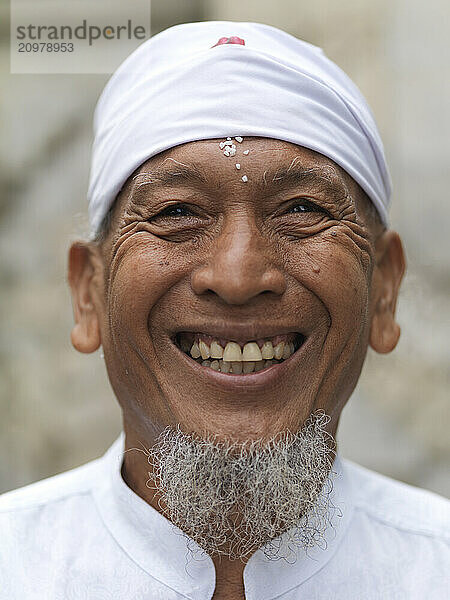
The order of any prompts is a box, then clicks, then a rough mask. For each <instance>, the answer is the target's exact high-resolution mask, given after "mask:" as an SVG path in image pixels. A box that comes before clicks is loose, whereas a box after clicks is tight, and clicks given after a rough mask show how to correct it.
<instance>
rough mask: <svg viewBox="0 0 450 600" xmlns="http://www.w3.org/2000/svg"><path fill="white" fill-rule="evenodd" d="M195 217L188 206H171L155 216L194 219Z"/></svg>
mask: <svg viewBox="0 0 450 600" xmlns="http://www.w3.org/2000/svg"><path fill="white" fill-rule="evenodd" d="M192 216H195V215H194V213H193V212H192V210H191V209H190V208H189V207H188V206H187V205H186V204H171V205H170V206H167V207H166V208H164V209H163V210H162V211H161V212H159V213H158V214H157V215H155V217H154V218H158V217H175V218H176V217H192Z"/></svg>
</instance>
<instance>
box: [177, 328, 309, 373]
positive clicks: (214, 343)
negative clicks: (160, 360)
mask: <svg viewBox="0 0 450 600" xmlns="http://www.w3.org/2000/svg"><path fill="white" fill-rule="evenodd" d="M305 340H306V337H305V336H304V335H302V334H301V333H287V334H283V335H276V336H273V337H271V338H261V339H258V340H248V341H245V342H238V341H234V340H226V339H217V338H214V337H212V336H211V335H208V334H206V333H201V332H199V333H192V332H179V333H177V335H176V336H175V339H174V342H175V345H176V346H178V348H179V349H180V350H181V351H182V352H184V354H186V355H187V356H188V357H189V358H190V359H191V360H193V361H195V362H196V363H197V364H199V365H201V366H202V367H204V368H207V369H212V370H213V371H218V372H219V373H227V374H228V375H247V374H249V373H255V372H258V371H262V370H263V369H267V368H268V367H272V366H274V365H278V364H281V363H282V362H284V361H285V360H287V359H288V358H290V357H291V356H292V355H293V354H294V353H295V352H297V350H298V349H299V348H300V347H301V346H302V345H303V343H304V342H305Z"/></svg>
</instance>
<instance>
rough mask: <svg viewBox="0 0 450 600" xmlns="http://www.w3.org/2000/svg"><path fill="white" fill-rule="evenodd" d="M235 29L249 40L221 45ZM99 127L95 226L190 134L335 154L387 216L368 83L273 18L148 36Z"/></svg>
mask: <svg viewBox="0 0 450 600" xmlns="http://www.w3.org/2000/svg"><path fill="white" fill-rule="evenodd" d="M231 36H237V37H239V38H241V39H243V40H244V41H245V45H242V44H239V43H225V44H224V43H222V44H220V45H217V46H215V44H217V42H218V40H219V39H220V38H223V37H227V38H230V37H231ZM94 132H95V140H94V145H93V153H92V164H91V178H90V185H89V193H88V197H89V203H90V204H89V215H90V223H91V227H92V230H93V232H96V231H97V230H98V228H99V226H100V224H101V222H102V220H103V218H104V217H105V215H106V214H107V212H108V210H109V209H110V207H111V206H112V204H113V203H114V200H115V198H116V196H117V194H118V193H119V191H120V189H121V187H122V186H123V184H124V183H125V181H126V180H127V179H128V177H129V176H130V175H131V174H132V173H133V171H134V170H135V169H136V168H137V167H139V166H140V165H141V164H142V163H144V162H145V161H146V160H147V159H149V158H150V157H152V156H154V155H156V154H158V153H159V152H162V151H163V150H167V149H168V148H171V147H173V146H177V145H179V144H183V143H185V142H191V141H194V140H201V139H211V138H224V137H227V136H233V137H234V136H261V137H270V138H276V139H279V140H284V141H288V142H292V143H294V144H297V145H299V146H304V147H306V148H310V149H311V150H315V151H317V152H319V153H321V154H323V155H324V156H327V157H328V158H331V159H332V160H333V161H334V162H336V163H337V164H338V165H340V166H341V167H342V168H343V169H344V170H345V171H346V172H347V173H348V174H349V175H351V177H353V179H354V180H355V181H356V182H357V183H358V184H359V185H360V186H361V187H362V188H363V190H365V192H366V193H367V195H368V196H369V198H370V199H371V200H372V202H373V203H374V205H375V207H376V208H377V210H378V212H379V214H380V216H381V219H382V221H383V222H384V223H387V211H388V207H389V202H390V192H391V185H390V178H389V173H388V170H387V165H386V161H385V157H384V151H383V145H382V142H381V139H380V136H379V134H378V131H377V127H376V125H375V121H374V119H373V116H372V113H371V111H370V109H369V107H368V105H367V103H366V101H365V99H364V97H363V96H362V94H361V92H360V91H359V90H358V88H357V87H356V86H355V84H354V83H353V82H352V81H351V80H350V79H349V78H348V77H347V75H345V73H344V72H343V71H341V69H339V67H337V66H336V65H335V64H334V63H333V62H331V61H330V60H329V59H328V58H327V57H326V56H325V55H324V53H323V51H322V50H321V49H320V48H317V47H316V46H312V45H311V44H308V43H306V42H303V41H301V40H298V39H297V38H295V37H293V36H291V35H289V34H287V33H285V32H283V31H280V30H279V29H276V28H274V27H270V26H268V25H262V24H259V23H234V22H228V21H214V22H201V23H188V24H184V25H177V26H175V27H171V28H170V29H167V30H166V31H163V32H162V33H160V34H158V35H156V36H155V37H153V38H151V39H150V40H148V41H146V42H144V43H143V44H142V45H141V46H140V47H139V48H138V49H137V50H136V51H135V52H133V54H131V55H130V56H129V57H128V58H127V59H126V60H125V62H124V63H123V64H122V65H121V66H120V67H119V68H118V70H117V71H116V72H115V74H114V75H113V76H112V77H111V79H110V81H109V82H108V84H107V85H106V87H105V89H104V91H103V93H102V95H101V97H100V99H99V102H98V104H97V108H96V112H95V118H94Z"/></svg>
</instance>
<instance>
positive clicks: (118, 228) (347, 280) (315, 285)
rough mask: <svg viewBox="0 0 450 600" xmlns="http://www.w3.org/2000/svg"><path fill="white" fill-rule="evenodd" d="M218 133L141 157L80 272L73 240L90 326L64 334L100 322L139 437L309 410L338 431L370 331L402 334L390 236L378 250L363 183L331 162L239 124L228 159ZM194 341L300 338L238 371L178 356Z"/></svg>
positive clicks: (384, 337) (259, 424)
mask: <svg viewBox="0 0 450 600" xmlns="http://www.w3.org/2000/svg"><path fill="white" fill-rule="evenodd" d="M219 141H220V140H207V141H197V142H192V143H189V144H185V145H182V146H179V147H176V148H173V149H170V150H168V151H166V152H164V153H163V154H161V155H158V156H156V157H154V158H152V159H150V160H148V161H147V162H146V163H145V164H144V165H143V166H142V167H141V168H140V169H139V170H138V171H137V173H135V175H134V176H133V178H130V180H129V181H128V183H127V185H126V186H125V188H124V189H123V191H122V193H121V195H120V196H119V198H118V201H117V206H116V209H115V211H114V216H113V223H112V228H111V232H110V234H109V236H108V238H107V240H106V242H105V243H104V244H103V246H102V248H101V250H99V251H98V252H97V250H96V249H95V248H94V249H92V248H91V250H90V252H89V256H90V258H89V259H86V261H85V262H84V263H83V265H84V266H83V267H82V268H80V269H79V273H81V275H80V276H79V277H78V278H77V276H76V275H74V274H73V273H74V272H75V271H76V270H77V269H76V268H75V267H74V263H77V261H78V262H80V261H81V259H79V258H78V259H77V258H76V257H77V256H78V254H77V252H76V251H74V252H73V254H72V259H71V260H72V265H71V271H72V276H71V283H72V288H73V289H75V296H74V297H75V303H77V300H76V295H77V294H78V296H79V295H80V282H82V281H84V284H85V285H86V293H88V295H89V298H90V299H91V300H92V302H91V308H92V310H91V309H90V310H89V311H88V313H89V314H88V315H85V316H84V317H83V316H82V313H83V310H81V309H80V315H81V317H80V321H83V318H84V321H85V322H88V324H86V323H85V325H84V326H81V329H80V328H79V331H78V334H79V335H78V337H77V334H76V333H73V334H72V339H73V341H74V344H75V345H76V346H77V340H78V339H79V338H80V336H81V337H83V336H84V339H86V338H87V337H89V336H90V339H91V342H92V343H91V344H90V345H89V344H85V345H84V347H81V346H83V344H82V343H81V342H78V346H79V349H82V350H83V348H84V351H88V350H92V349H95V345H96V344H95V343H94V342H93V339H94V337H95V335H97V338H96V339H97V345H98V343H101V344H102V345H103V351H104V355H105V361H106V365H107V369H108V373H109V377H110V380H111V383H112V385H113V388H114V390H115V393H116V395H117V397H118V399H119V402H120V404H121V406H122V409H123V412H124V422H125V429H126V431H127V430H128V431H133V432H134V434H136V435H142V436H144V439H147V440H148V439H152V437H154V436H155V435H156V434H158V433H159V432H160V431H161V430H162V429H164V427H166V426H167V425H172V426H175V425H176V424H178V423H180V424H181V425H182V427H183V429H184V430H185V431H189V432H194V433H198V434H200V435H203V434H205V433H206V432H209V433H213V434H217V436H218V437H219V438H225V439H230V438H233V439H234V440H237V441H239V440H247V439H256V438H263V439H264V438H269V437H271V436H273V435H275V434H277V433H278V432H280V431H285V430H291V431H297V430H298V429H299V428H300V426H301V425H302V423H303V422H304V421H305V419H306V418H307V417H308V415H310V414H311V413H312V412H313V411H314V410H316V409H323V410H324V411H325V412H326V413H327V414H329V415H330V416H331V417H332V421H331V424H330V429H331V430H332V431H334V430H335V428H336V426H337V422H338V419H339V414H340V412H341V410H342V408H343V406H344V404H345V402H346V400H347V399H348V397H349V395H350V394H351V392H352V390H353V388H354V386H355V384H356V381H357V379H358V377H359V374H360V371H361V367H362V364H363V361H364V358H365V354H366V350H367V346H368V343H369V340H370V341H371V343H372V345H374V347H376V349H377V350H379V351H388V350H390V349H391V347H393V346H394V345H395V342H396V337H398V328H397V326H396V325H395V324H394V322H393V312H394V310H395V300H396V296H397V290H398V285H399V283H400V279H401V275H402V268H403V267H402V256H400V258H399V257H398V256H399V253H400V254H401V246H398V244H399V242H398V243H397V246H396V247H397V250H395V248H394V250H392V247H393V245H392V244H393V242H392V240H391V241H390V242H389V244H388V243H387V242H386V243H385V244H384V249H383V248H381V250H380V249H379V248H377V244H378V242H377V243H376V242H375V238H376V232H375V231H374V229H373V227H371V223H370V220H369V218H368V216H367V215H368V212H367V210H366V207H365V206H364V202H365V200H364V198H363V196H362V193H361V191H360V190H359V188H358V186H357V185H356V184H355V183H354V182H353V180H352V179H351V178H350V177H349V176H348V175H347V174H346V173H344V172H343V170H342V169H340V168H339V167H337V166H336V165H335V164H334V163H333V162H332V161H331V160H328V159H327V158H325V157H323V156H321V155H319V154H317V153H315V152H312V151H310V150H306V149H304V148H300V147H298V146H295V145H293V144H290V143H287V142H281V141H277V140H271V139H264V138H246V139H245V140H244V141H243V142H242V144H237V146H238V148H237V154H236V156H234V157H226V156H224V154H223V152H222V151H221V150H220V148H219ZM245 150H249V153H248V154H247V155H244V154H243V152H244V151H245ZM236 163H240V165H241V167H240V169H237V168H236ZM244 175H246V176H247V178H248V181H246V182H244V181H243V180H242V176H244ZM391 233H392V232H391ZM384 235H386V234H384ZM381 237H383V236H381ZM386 244H388V246H389V248H388V251H386V248H387V247H388V246H387V245H386ZM394 246H395V243H394ZM398 248H400V249H398ZM386 256H387V259H386ZM395 256H397V263H398V264H397V266H398V268H397V269H395V268H394V269H393V268H392V265H391V267H389V264H390V263H391V262H392V259H393V257H394V259H395ZM379 257H381V258H379ZM386 260H387V261H388V263H389V264H388V266H387V267H386ZM378 262H379V263H380V264H378ZM88 263H89V264H90V265H91V266H90V267H89V269H88V267H87V266H86V265H87V264H88ZM87 269H88V272H89V273H90V275H89V277H88V276H87V275H86V272H87V271H86V270H87ZM77 281H78V283H76V282H77ZM84 284H82V285H84ZM77 289H78V292H77V291H76V290H77ZM386 307H387V309H388V312H389V315H390V317H389V318H388V317H386V315H384V316H383V318H381V317H380V311H381V312H383V310H384V311H386ZM81 330H82V331H81ZM74 332H75V330H74ZM394 338H395V339H394ZM200 341H202V342H204V343H205V344H206V345H207V346H209V347H210V348H211V344H212V342H217V343H219V345H221V346H222V348H225V347H226V345H227V343H228V342H236V343H237V344H238V345H239V346H240V347H241V348H243V347H244V346H245V344H247V343H251V342H255V343H256V344H257V345H258V346H259V348H261V347H262V346H263V344H264V343H266V344H268V343H269V342H272V345H273V346H275V347H276V346H277V344H278V343H279V342H280V341H284V342H285V346H288V347H289V343H290V342H291V343H292V344H293V349H294V350H295V351H294V353H293V354H291V355H290V356H289V357H288V358H286V356H288V354H285V355H284V356H285V360H280V361H275V363H274V364H272V365H271V366H267V367H265V368H261V367H263V365H262V363H259V367H258V366H257V368H261V370H259V371H257V372H255V371H254V370H253V372H251V373H242V374H238V373H239V370H240V368H239V365H238V364H237V365H236V367H233V369H234V370H235V372H234V373H233V372H232V373H222V372H220V371H217V370H214V369H213V368H211V366H202V365H201V359H198V360H194V358H193V357H192V356H190V355H189V348H190V347H191V346H192V344H193V343H194V342H197V343H199V342H200ZM269 347H270V344H269ZM203 348H204V347H203ZM253 349H254V346H253ZM291 350H292V347H291ZM210 360H214V359H210ZM235 362H238V361H235ZM242 365H245V362H242ZM247 368H248V367H247Z"/></svg>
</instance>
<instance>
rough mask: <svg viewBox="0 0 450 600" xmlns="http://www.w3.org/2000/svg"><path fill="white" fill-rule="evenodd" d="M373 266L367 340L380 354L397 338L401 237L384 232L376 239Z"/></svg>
mask: <svg viewBox="0 0 450 600" xmlns="http://www.w3.org/2000/svg"><path fill="white" fill-rule="evenodd" d="M375 256H376V265H375V268H374V271H373V275H372V294H373V309H372V321H371V328H370V338H369V343H370V345H371V346H372V348H373V349H374V350H375V351H376V352H379V353H381V354H386V353H388V352H391V351H392V350H393V349H394V348H395V346H396V345H397V342H398V340H399V337H400V326H399V325H398V323H397V322H396V320H395V308H396V305H397V298H398V293H399V289H400V284H401V281H402V278H403V275H404V273H405V269H406V261H405V254H404V252H403V246H402V242H401V239H400V236H399V235H398V233H397V232H395V231H385V232H384V233H382V234H381V235H380V237H379V238H378V240H377V241H376V252H375Z"/></svg>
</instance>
